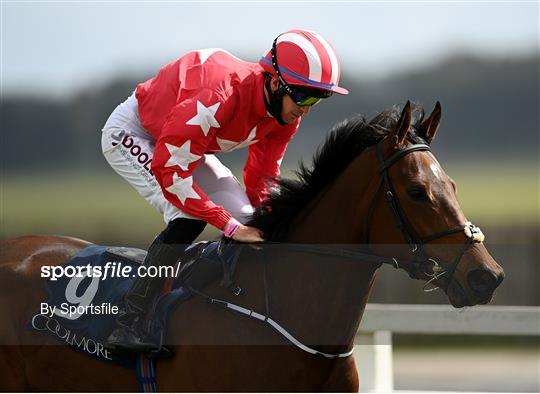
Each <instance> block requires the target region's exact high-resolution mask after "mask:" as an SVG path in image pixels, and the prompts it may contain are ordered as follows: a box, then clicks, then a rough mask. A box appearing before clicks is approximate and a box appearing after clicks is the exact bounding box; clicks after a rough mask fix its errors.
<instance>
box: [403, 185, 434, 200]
mask: <svg viewBox="0 0 540 394" xmlns="http://www.w3.org/2000/svg"><path fill="white" fill-rule="evenodd" d="M407 193H408V194H409V197H411V198H412V199H413V200H414V201H427V200H429V198H428V195H427V193H426V189H424V188H423V187H421V186H414V187H411V188H409V189H407Z"/></svg>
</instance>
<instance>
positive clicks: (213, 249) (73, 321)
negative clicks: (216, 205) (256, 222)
mask: <svg viewBox="0 0 540 394" xmlns="http://www.w3.org/2000/svg"><path fill="white" fill-rule="evenodd" d="M240 249H241V247H240V246H238V247H234V248H225V250H224V251H223V253H221V251H220V250H219V243H218V242H207V241H203V242H200V243H198V244H195V245H192V246H190V247H188V248H187V249H186V251H185V252H184V254H183V255H182V258H181V261H182V262H181V267H180V268H181V269H180V271H179V274H178V276H177V277H176V278H171V279H172V280H169V281H168V284H167V285H166V287H165V288H164V290H163V291H162V294H161V296H159V297H158V298H157V299H156V302H155V303H154V306H153V309H152V311H151V312H150V313H149V316H148V325H147V326H148V327H149V332H151V333H152V335H155V336H156V337H157V339H158V340H160V341H161V343H162V341H163V339H164V338H165V334H166V332H165V329H166V326H167V324H166V322H167V318H168V315H169V312H170V311H171V310H172V308H173V307H174V306H175V305H176V304H177V303H178V302H180V301H183V300H186V299H188V298H189V297H190V296H192V292H191V291H190V290H189V288H190V287H193V288H196V289H201V288H202V287H204V286H205V285H207V284H209V283H211V282H212V281H215V280H217V279H218V278H219V277H220V276H221V275H223V277H224V281H223V282H222V283H223V284H224V285H227V286H230V285H231V284H232V281H231V276H232V272H233V271H234V265H235V262H236V258H237V257H238V255H239V251H240ZM145 256H146V252H145V251H144V250H141V249H134V248H124V247H110V246H100V245H92V246H89V247H87V248H85V249H82V250H80V251H79V252H78V253H77V254H76V255H75V256H73V257H72V258H71V259H69V260H68V261H66V262H64V263H63V264H61V267H63V268H64V272H76V271H75V270H78V269H79V268H78V267H81V268H80V269H83V268H84V269H83V272H89V267H100V268H97V269H96V268H90V269H92V270H93V271H92V272H96V270H99V269H100V270H101V272H102V273H103V272H105V267H106V265H107V263H109V267H110V266H111V265H112V264H116V265H115V267H131V268H129V270H131V272H137V271H136V270H137V267H138V266H140V265H141V263H142V262H143V261H144V257H145ZM68 267H73V269H71V271H70V269H69V268H68ZM124 269H125V268H124ZM134 276H135V275H128V276H127V277H123V276H120V275H115V276H111V275H108V276H107V277H104V276H103V275H102V276H101V277H99V276H97V277H96V276H94V277H90V276H84V275H83V277H77V276H72V275H69V276H68V275H63V276H61V277H58V278H57V279H56V280H52V278H51V279H48V280H47V281H46V283H45V287H46V290H47V300H45V301H44V302H43V303H42V304H41V307H40V310H39V311H38V312H37V313H36V314H35V315H34V316H33V317H32V319H31V320H30V321H29V322H28V324H27V328H28V329H31V330H36V331H39V332H42V333H46V334H48V335H51V336H53V337H54V338H55V339H56V340H58V341H59V342H60V343H61V344H64V345H66V346H69V347H70V348H71V349H72V350H75V351H78V352H81V353H84V354H86V355H88V356H90V357H93V358H95V359H98V360H101V361H105V362H112V363H115V364H118V365H121V366H124V367H127V368H135V357H134V356H130V355H117V354H114V353H112V352H110V351H108V350H106V349H105V348H104V347H103V342H104V340H105V339H106V338H107V336H108V335H109V333H110V332H111V331H112V329H113V328H114V324H115V320H116V318H117V316H118V315H117V313H115V312H114V310H113V308H114V307H118V308H120V307H122V306H123V305H122V304H123V296H124V294H125V293H126V292H127V291H128V289H129V288H130V286H131V285H132V283H133V282H134V280H135V278H134ZM44 304H45V306H46V307H48V309H47V310H45V309H44ZM89 305H93V306H94V307H101V308H102V309H101V310H100V311H99V314H96V313H78V312H77V311H76V310H75V309H74V308H76V307H81V306H82V307H84V306H89ZM70 307H71V308H70ZM52 308H55V309H54V312H53V309H52ZM70 311H74V312H75V313H73V314H71V315H70V314H69V312H70Z"/></svg>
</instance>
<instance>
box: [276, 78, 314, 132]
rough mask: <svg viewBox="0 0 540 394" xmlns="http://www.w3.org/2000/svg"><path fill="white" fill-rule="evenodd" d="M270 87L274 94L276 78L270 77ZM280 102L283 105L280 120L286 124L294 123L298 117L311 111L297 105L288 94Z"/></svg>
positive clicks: (277, 81) (277, 84)
mask: <svg viewBox="0 0 540 394" xmlns="http://www.w3.org/2000/svg"><path fill="white" fill-rule="evenodd" d="M270 87H271V88H272V91H274V92H275V91H276V90H278V88H279V80H278V79H277V77H272V79H271V81H270ZM282 100H283V105H282V107H281V119H283V121H284V122H285V123H287V124H293V123H295V122H296V120H297V119H298V118H299V117H300V116H302V115H304V114H307V113H308V112H309V110H310V109H311V107H310V106H300V105H297V104H296V103H295V102H294V101H293V100H292V99H291V97H290V96H289V95H288V94H286V95H284V96H283V98H282Z"/></svg>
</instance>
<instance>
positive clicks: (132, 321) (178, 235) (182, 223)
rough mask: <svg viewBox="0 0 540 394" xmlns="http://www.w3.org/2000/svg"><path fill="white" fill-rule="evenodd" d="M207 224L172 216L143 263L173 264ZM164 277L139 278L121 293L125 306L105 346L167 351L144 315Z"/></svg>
mask: <svg viewBox="0 0 540 394" xmlns="http://www.w3.org/2000/svg"><path fill="white" fill-rule="evenodd" d="M205 225H206V223H205V222H202V221H200V220H192V219H175V220H173V221H171V222H170V223H169V225H168V226H167V228H166V229H165V230H164V231H163V232H162V233H161V234H160V235H159V236H158V237H156V239H155V240H154V242H153V243H152V245H150V248H149V249H148V254H147V255H146V258H145V260H144V263H143V265H144V266H146V267H150V266H155V267H159V266H173V265H174V264H175V263H176V261H177V259H178V258H179V257H180V254H181V253H182V252H183V251H184V249H185V247H186V246H187V245H189V244H191V242H193V241H194V240H195V238H197V236H199V234H200V233H201V232H202V230H203V229H204V227H205ZM165 280H166V278H164V277H163V278H162V277H156V278H151V277H148V276H147V277H138V278H136V279H135V282H134V283H133V285H132V286H131V288H130V289H129V290H128V292H127V294H126V295H125V296H124V304H125V306H124V308H122V309H121V310H120V312H119V316H118V318H117V320H116V323H117V327H116V328H115V329H114V330H113V332H112V333H111V334H110V335H109V337H108V338H107V340H106V341H105V343H104V346H105V347H106V348H107V349H110V350H112V351H115V352H117V353H122V352H130V353H132V352H141V353H146V354H149V355H151V356H154V357H155V356H160V355H163V353H165V354H166V353H167V351H166V349H165V348H163V346H162V344H161V343H159V342H160V340H159V338H157V337H155V336H152V335H150V334H149V333H148V332H147V330H146V328H145V327H144V324H145V317H146V315H147V313H148V311H149V309H150V307H151V306H152V304H153V303H154V300H155V298H156V297H157V295H159V292H160V290H161V289H162V287H163V284H164V282H165Z"/></svg>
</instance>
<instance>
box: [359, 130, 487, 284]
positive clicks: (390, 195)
mask: <svg viewBox="0 0 540 394" xmlns="http://www.w3.org/2000/svg"><path fill="white" fill-rule="evenodd" d="M383 141H384V139H383V140H382V141H380V142H379V143H378V144H377V145H376V148H375V149H376V156H377V161H378V170H379V175H380V180H379V184H378V186H377V189H376V190H375V192H374V193H373V196H372V198H371V201H370V203H369V205H368V212H367V215H366V218H365V221H364V240H363V241H364V243H365V244H369V221H370V218H371V216H372V213H373V207H374V203H375V201H376V197H377V195H378V194H379V193H380V192H381V190H384V192H385V194H386V201H387V202H388V205H389V207H390V210H391V211H392V214H393V216H394V219H395V222H396V225H397V227H398V228H399V230H400V231H401V233H402V234H403V236H404V238H405V240H406V241H407V244H408V245H409V248H410V251H411V253H412V255H413V259H412V261H410V262H409V263H410V267H411V268H410V270H408V273H409V275H410V276H411V277H413V278H419V277H420V275H422V274H423V275H426V276H427V277H430V278H431V279H429V281H428V282H427V283H426V286H424V290H425V291H432V290H435V289H436V287H435V288H431V289H426V288H427V285H429V284H430V283H432V282H434V281H435V280H437V279H438V278H440V277H442V276H443V275H446V281H445V282H446V285H448V284H449V283H450V282H451V280H452V278H453V275H454V273H455V271H456V269H457V266H458V265H459V262H460V261H461V259H462V257H463V255H464V254H465V252H466V251H467V249H468V248H469V247H470V246H471V245H472V244H473V243H475V242H478V243H479V242H483V241H484V234H483V233H482V231H481V230H480V228H479V227H477V226H475V225H474V224H472V223H471V222H466V223H465V224H463V225H460V226H456V227H452V228H449V229H448V230H445V231H440V232H437V233H433V234H431V235H428V236H424V237H422V236H420V235H418V233H417V232H416V231H415V230H414V228H413V226H412V225H411V222H410V221H409V219H408V218H407V215H406V214H405V212H404V211H403V208H402V207H401V205H400V203H399V199H398V198H397V195H396V192H395V190H394V187H393V185H392V182H391V180H390V176H389V174H388V170H389V168H390V167H391V166H392V165H393V164H395V163H396V162H397V161H399V160H400V159H401V158H402V157H404V156H406V155H408V154H409V153H412V152H431V148H430V147H429V145H426V144H414V145H410V146H408V147H405V148H401V149H399V150H398V151H397V152H395V153H394V154H392V155H391V156H390V157H389V158H387V159H385V158H384V153H383ZM460 232H464V233H465V235H466V236H467V242H465V244H464V245H463V247H462V248H461V250H460V251H459V253H458V254H457V255H456V257H455V258H454V260H453V261H452V262H451V264H450V265H449V266H450V267H451V268H450V270H449V271H445V269H444V268H443V267H441V266H440V265H439V263H438V262H437V261H436V260H435V259H433V258H431V257H429V256H428V255H427V254H426V252H425V245H426V244H427V243H429V242H431V241H434V240H436V239H440V238H444V237H446V236H448V235H451V234H455V233H460ZM394 262H395V266H396V268H398V267H399V263H398V261H397V259H394Z"/></svg>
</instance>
